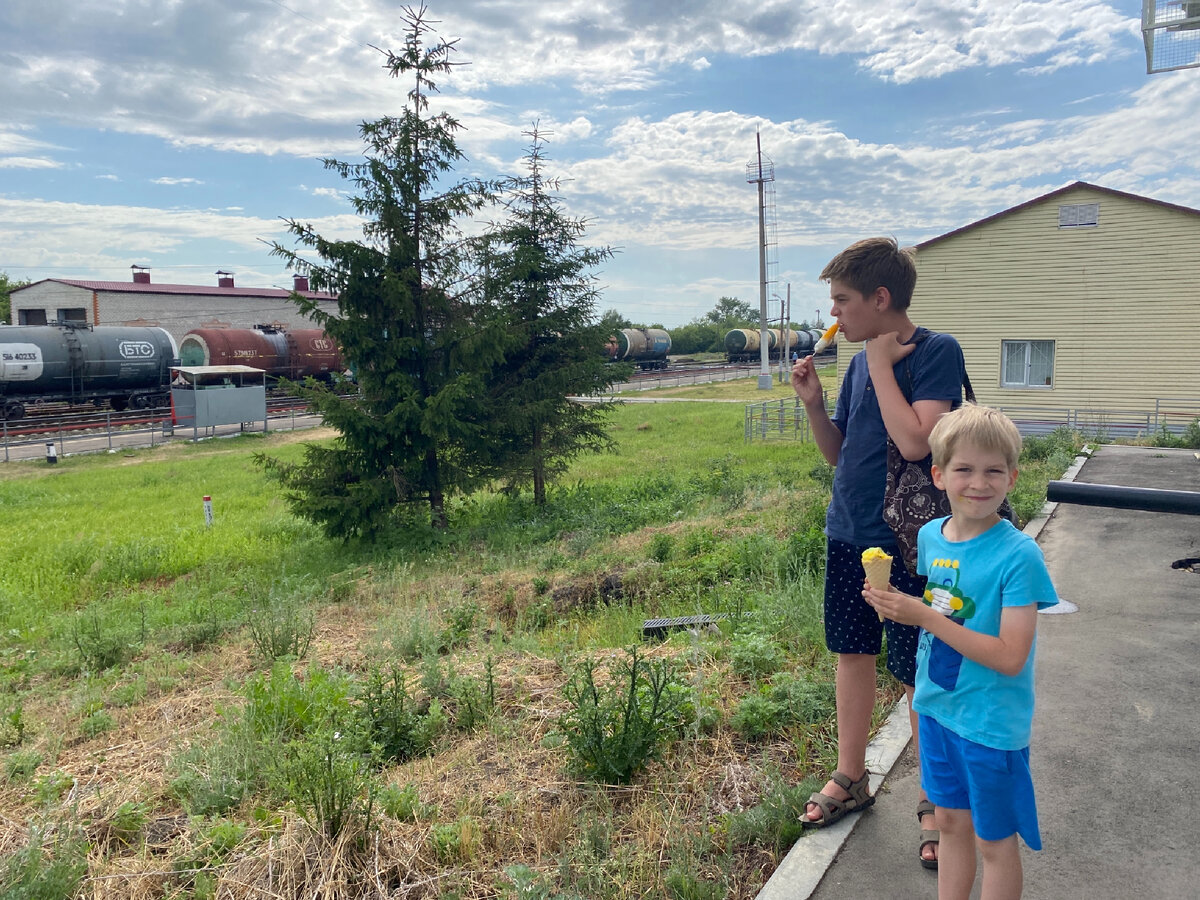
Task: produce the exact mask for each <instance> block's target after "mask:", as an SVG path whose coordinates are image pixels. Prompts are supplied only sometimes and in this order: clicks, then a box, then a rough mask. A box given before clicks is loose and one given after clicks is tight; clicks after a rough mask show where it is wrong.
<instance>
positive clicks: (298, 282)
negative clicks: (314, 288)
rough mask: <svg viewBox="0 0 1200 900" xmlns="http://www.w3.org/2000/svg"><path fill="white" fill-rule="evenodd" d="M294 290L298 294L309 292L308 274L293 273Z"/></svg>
mask: <svg viewBox="0 0 1200 900" xmlns="http://www.w3.org/2000/svg"><path fill="white" fill-rule="evenodd" d="M292 290H293V291H295V292H296V293H297V294H304V293H307V292H308V276H307V275H293V276H292Z"/></svg>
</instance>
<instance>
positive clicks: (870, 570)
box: [862, 547, 892, 622]
mask: <svg viewBox="0 0 1200 900" xmlns="http://www.w3.org/2000/svg"><path fill="white" fill-rule="evenodd" d="M862 566H863V571H864V572H866V573H867V583H868V584H870V585H871V587H873V588H875V590H877V591H886V590H887V589H888V585H889V584H891V580H892V558H891V556H889V555H888V554H886V553H884V552H883V551H882V550H880V549H879V548H878V547H871V548H870V549H869V550H866V551H864V552H863V556H862ZM879 621H880V622H882V621H883V613H879Z"/></svg>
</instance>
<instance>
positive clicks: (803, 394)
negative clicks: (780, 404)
mask: <svg viewBox="0 0 1200 900" xmlns="http://www.w3.org/2000/svg"><path fill="white" fill-rule="evenodd" d="M792 389H793V390H794V391H795V392H796V396H797V397H799V398H800V402H802V403H803V404H804V410H805V412H807V413H808V424H809V426H810V427H811V428H812V432H813V440H815V441H816V442H817V449H819V450H820V451H821V455H822V456H824V457H825V461H826V462H827V463H829V464H830V465H831V466H836V465H837V461H838V454H839V452H840V451H841V449H842V439H843V438H844V437H845V435H843V434H842V431H841V429H840V428H838V427H837V425H835V424H834V423H833V420H832V419H830V418H829V411H828V410H826V409H825V394H824V392H823V390H822V387H821V381H820V379H819V378H817V370H816V367H815V365H814V364H813V358H812V357H811V356H806V357H805V358H804V359H799V360H797V361H796V362H795V364H794V365H793V366H792Z"/></svg>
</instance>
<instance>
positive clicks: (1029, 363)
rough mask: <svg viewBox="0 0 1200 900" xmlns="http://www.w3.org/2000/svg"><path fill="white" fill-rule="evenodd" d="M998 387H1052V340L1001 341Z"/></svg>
mask: <svg viewBox="0 0 1200 900" xmlns="http://www.w3.org/2000/svg"><path fill="white" fill-rule="evenodd" d="M1000 386H1001V387H1009V388H1049V387H1053V386H1054V341H1002V342H1001V344H1000Z"/></svg>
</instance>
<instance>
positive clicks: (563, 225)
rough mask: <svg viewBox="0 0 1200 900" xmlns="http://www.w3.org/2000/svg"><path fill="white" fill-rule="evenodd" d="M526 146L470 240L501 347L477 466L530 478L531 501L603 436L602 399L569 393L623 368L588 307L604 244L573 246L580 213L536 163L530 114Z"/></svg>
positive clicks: (605, 406)
mask: <svg viewBox="0 0 1200 900" xmlns="http://www.w3.org/2000/svg"><path fill="white" fill-rule="evenodd" d="M526 134H527V135H528V136H529V137H530V139H531V140H530V146H529V148H528V150H527V154H526V164H527V167H528V174H527V175H525V176H524V177H521V178H516V179H513V180H512V181H511V182H510V183H509V184H508V186H507V190H506V192H505V195H506V197H505V206H506V207H507V210H508V216H507V219H506V221H505V222H503V223H501V224H499V225H497V226H495V227H493V228H492V229H491V230H490V231H489V232H488V234H487V235H486V237H485V238H484V240H483V241H481V242H480V246H481V253H480V263H481V271H482V282H481V283H482V293H483V296H484V299H485V302H486V303H487V305H488V308H489V311H490V313H491V314H493V315H497V316H498V317H499V319H500V320H501V321H502V322H504V323H505V326H506V328H505V330H506V340H505V342H504V355H503V359H502V360H500V361H499V362H498V363H497V365H496V366H495V368H494V369H493V371H492V372H491V374H490V376H489V383H488V387H487V396H488V404H487V409H486V414H487V419H486V421H485V422H484V423H481V424H484V426H485V434H486V438H485V440H483V441H482V442H481V444H480V445H479V449H480V451H481V453H480V455H481V457H482V458H483V459H484V462H485V469H484V471H489V472H490V474H491V475H493V476H494V477H498V478H501V479H503V480H504V481H506V482H507V483H508V484H509V485H510V486H514V487H515V486H524V485H532V487H533V495H534V500H535V502H536V503H539V504H541V503H544V502H545V501H546V484H547V481H548V480H550V479H552V478H553V477H554V476H555V475H557V474H559V473H561V472H562V471H563V470H564V469H565V468H566V467H567V465H568V464H569V463H570V461H571V459H572V458H573V457H575V456H576V455H578V454H579V453H582V452H586V451H598V450H601V449H603V448H605V447H607V446H608V445H609V443H610V439H609V437H608V434H607V431H606V428H605V426H606V423H607V419H608V413H609V412H610V409H611V403H608V402H594V403H578V402H575V401H572V400H571V399H569V398H570V397H571V396H573V395H579V396H588V397H591V396H595V395H598V394H600V393H602V392H603V391H604V389H606V388H607V387H609V386H610V385H611V384H612V383H613V382H614V381H617V380H621V379H623V378H624V377H625V376H627V375H628V371H627V368H626V367H623V366H611V365H609V364H607V363H606V361H605V353H604V344H605V341H606V339H607V338H608V337H609V335H610V330H609V329H608V328H607V327H606V326H605V325H604V324H602V323H601V322H600V321H599V319H598V318H597V315H596V300H597V297H598V291H597V288H596V283H595V277H594V275H593V272H592V270H593V268H594V267H595V266H597V265H598V264H600V263H602V262H603V261H605V260H606V259H608V258H610V257H611V256H612V251H611V250H610V249H608V248H587V247H581V246H579V241H580V239H581V238H582V237H583V235H584V232H585V230H586V223H585V222H584V221H583V220H582V219H575V218H571V217H568V216H567V215H565V214H564V212H563V210H562V201H561V199H560V198H559V197H558V196H557V195H556V194H555V192H556V191H557V190H558V188H559V184H558V182H557V181H555V180H551V179H547V178H546V176H545V175H544V173H543V164H544V162H545V152H544V144H545V141H544V139H543V136H542V135H541V134H539V132H538V130H537V126H536V124H535V125H534V128H533V130H532V131H530V132H526Z"/></svg>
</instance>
